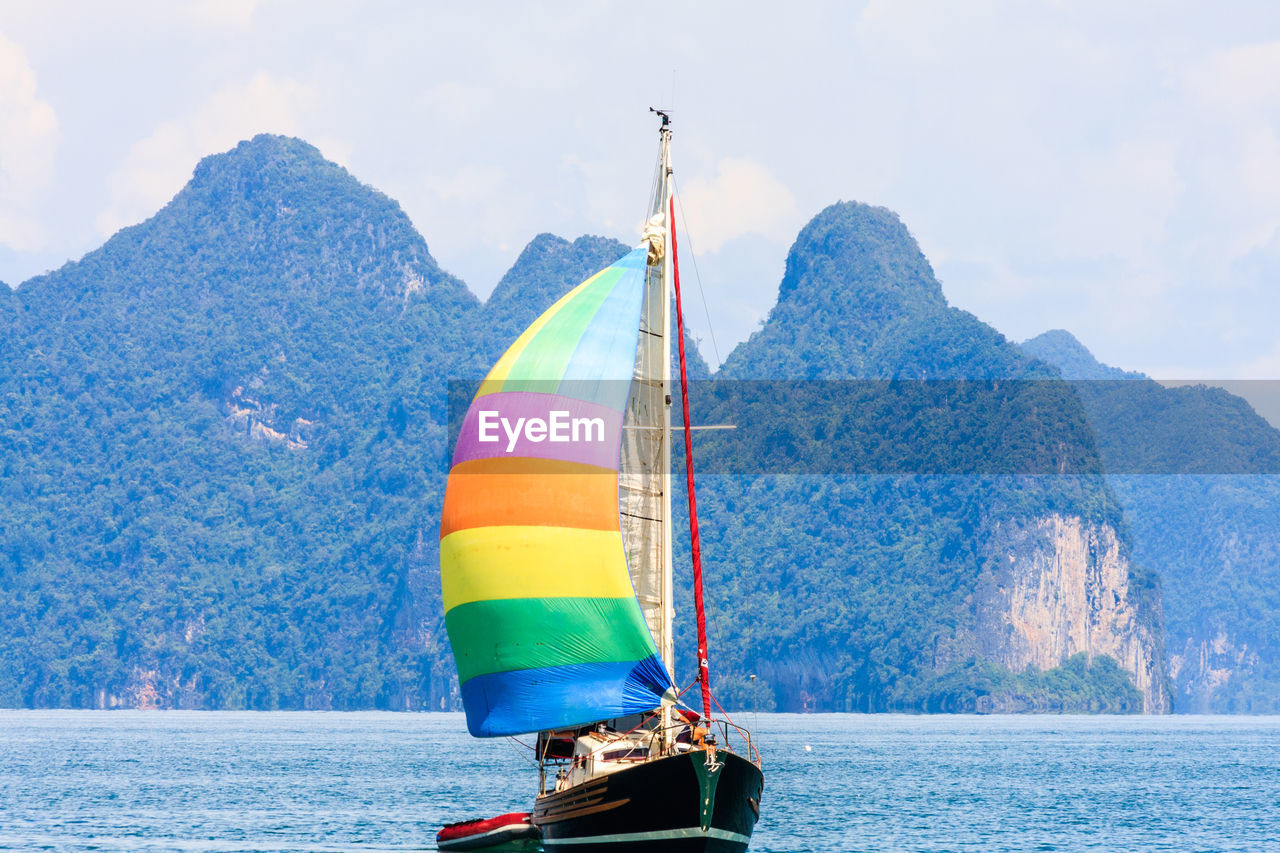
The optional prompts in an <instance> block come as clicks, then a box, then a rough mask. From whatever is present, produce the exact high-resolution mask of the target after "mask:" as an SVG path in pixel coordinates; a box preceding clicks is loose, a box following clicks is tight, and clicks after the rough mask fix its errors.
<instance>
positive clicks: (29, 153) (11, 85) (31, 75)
mask: <svg viewBox="0 0 1280 853" xmlns="http://www.w3.org/2000/svg"><path fill="white" fill-rule="evenodd" d="M0 129H2V130H0V244H3V245H6V246H9V247H11V248H13V249H17V250H19V251H24V250H30V249H36V248H39V247H40V246H41V244H42V243H43V242H44V240H45V232H44V228H43V227H42V226H41V224H40V223H39V221H38V220H36V218H35V217H34V215H33V214H32V213H31V211H30V210H29V209H28V204H29V202H31V201H32V200H33V198H34V197H35V195H36V194H37V193H38V192H39V191H40V190H42V189H44V188H45V187H46V186H47V185H48V184H49V182H50V181H51V179H52V178H53V170H54V157H55V156H56V152H57V147H58V142H59V139H60V133H59V130H58V116H57V114H56V113H55V112H54V110H53V107H51V106H50V105H49V104H47V103H46V102H44V101H42V100H40V98H39V97H38V95H37V86H36V75H35V71H33V70H32V68H31V64H30V63H29V62H28V61H27V54H26V52H25V51H24V50H23V49H22V47H21V46H19V45H17V44H15V43H14V42H12V41H10V40H9V39H7V38H5V37H4V36H3V35H0Z"/></svg>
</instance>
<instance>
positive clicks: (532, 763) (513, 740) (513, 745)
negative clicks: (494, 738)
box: [505, 736, 538, 767]
mask: <svg viewBox="0 0 1280 853" xmlns="http://www.w3.org/2000/svg"><path fill="white" fill-rule="evenodd" d="M505 740H506V741H507V743H509V744H511V748H512V749H514V750H515V751H516V753H517V754H518V755H519V756H520V758H521V759H522V760H524V761H525V762H527V763H528V764H529V766H531V767H537V766H538V762H537V761H533V760H531V759H530V758H529V756H528V755H526V754H525V753H524V752H523V751H522V750H521V747H523V748H524V749H530V750H534V752H536V751H537V750H536V749H534V748H533V747H531V746H529V745H528V744H527V743H521V742H520V741H519V740H517V739H516V738H513V737H510V736H508V737H507V738H505ZM516 744H520V746H516Z"/></svg>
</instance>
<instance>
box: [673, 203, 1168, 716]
mask: <svg viewBox="0 0 1280 853" xmlns="http://www.w3.org/2000/svg"><path fill="white" fill-rule="evenodd" d="M1057 377H1058V374H1057V371H1056V370H1054V369H1053V368H1052V367H1050V366H1049V365H1047V364H1045V363H1043V362H1041V361H1038V360H1036V359H1034V358H1031V357H1029V356H1028V355H1026V354H1025V353H1023V352H1022V351H1021V350H1019V348H1018V347H1016V346H1015V345H1014V344H1012V343H1010V342H1009V341H1007V340H1005V339H1004V337H1003V336H1002V335H1000V334H999V333H998V332H996V331H995V330H994V329H992V328H991V327H989V326H987V325H985V324H984V323H982V322H981V321H979V320H977V319H976V318H975V317H973V316H972V315H970V314H968V313H966V312H963V311H960V310H958V309H955V308H953V307H950V306H949V305H948V304H947V302H946V300H945V298H944V296H943V294H942V289H941V286H940V285H939V284H938V282H937V280H936V279H935V277H934V276H933V273H932V270H931V268H930V266H929V264H928V261H927V260H926V259H925V258H924V255H923V254H922V253H921V252H920V249H919V247H918V245H917V244H916V242H915V240H914V239H913V238H912V237H911V235H910V233H909V232H908V231H907V229H906V228H905V226H903V224H902V223H901V222H900V221H899V220H898V218H897V217H896V216H895V215H894V214H892V213H891V212H889V211H887V210H885V209H883V208H875V207H869V206H866V205H861V204H855V203H840V204H836V205H833V206H831V207H829V208H827V209H826V210H824V211H822V212H821V213H820V214H818V216H817V217H815V218H814V220H813V221H812V222H810V223H809V224H808V225H807V226H806V227H805V228H804V229H803V230H802V231H801V232H800V235H799V237H798V238H797V239H796V242H795V244H794V245H793V246H792V248H791V251H790V254H789V255H788V258H787V264H786V272H785V275H784V277H783V280H782V283H781V285H780V287H779V293H778V302H777V305H776V306H775V307H774V309H773V310H772V312H771V313H770V314H769V316H768V318H767V320H766V321H765V323H764V324H763V326H762V328H761V329H760V330H759V331H757V332H756V333H755V334H753V335H752V336H751V338H750V339H749V340H747V341H745V342H744V343H742V344H741V345H740V346H738V347H737V348H736V349H735V350H734V351H733V352H732V353H731V354H730V355H729V357H728V358H727V359H726V361H725V364H724V367H723V369H722V370H721V371H720V372H719V373H718V374H717V376H716V382H713V383H712V385H715V384H717V383H720V382H726V381H732V382H733V383H734V384H735V387H736V388H737V389H738V390H735V391H731V392H727V393H726V394H725V397H726V399H728V400H729V403H731V405H729V404H726V405H725V406H724V407H722V408H721V409H720V410H719V411H718V412H717V415H718V416H720V417H724V418H728V419H732V418H733V417H734V416H735V414H736V416H737V418H738V419H739V421H741V422H746V423H747V424H748V426H747V428H746V429H743V428H740V429H739V430H737V432H736V434H735V435H733V436H731V437H728V438H723V439H708V440H707V442H706V443H707V444H708V445H709V453H703V452H702V451H699V456H700V458H701V459H707V458H708V456H710V457H711V458H710V460H709V461H710V464H711V465H712V466H713V468H714V466H715V465H716V462H717V460H716V458H715V455H716V453H717V452H718V453H719V454H721V456H722V457H723V458H722V459H721V460H719V461H720V462H721V463H722V464H724V465H726V466H728V465H729V464H730V463H729V461H728V460H732V459H737V460H741V459H747V460H750V461H752V463H753V464H758V466H759V467H758V468H757V469H756V470H754V471H752V470H745V471H744V470H741V469H738V470H736V471H735V472H734V474H733V475H728V474H723V475H713V476H711V477H705V476H704V478H703V480H704V482H705V483H706V486H705V488H704V495H703V496H700V500H699V505H700V507H705V510H704V511H705V515H706V521H705V523H704V529H705V530H706V531H709V532H707V533H704V548H703V551H704V554H705V555H708V559H709V561H710V566H709V567H708V570H707V571H708V577H709V580H708V590H709V595H710V596H711V599H712V600H713V602H714V603H715V605H716V606H715V607H714V608H713V610H712V612H715V613H719V614H721V616H720V617H719V619H718V620H716V621H714V622H713V627H712V632H713V636H714V637H715V638H716V639H717V640H718V642H716V643H715V644H714V646H715V648H717V649H719V650H720V652H719V654H720V658H719V659H720V660H721V666H722V670H721V672H722V681H721V684H720V689H721V691H722V693H724V694H725V695H726V696H728V697H731V701H734V702H736V703H738V704H750V703H759V704H761V705H762V706H765V707H778V708H783V709H788V710H797V709H801V708H808V709H815V710H863V711H882V710H894V709H899V710H908V709H915V710H950V711H964V710H967V711H974V710H1020V709H1026V708H1042V709H1043V708H1056V709H1060V710H1090V709H1093V710H1096V709H1098V708H1109V709H1112V710H1133V709H1140V708H1143V707H1145V708H1146V709H1147V710H1148V711H1162V710H1166V709H1167V707H1168V698H1167V695H1166V692H1165V673H1164V663H1163V650H1162V636H1161V614H1160V596H1159V581H1158V578H1157V577H1156V576H1155V575H1154V574H1153V573H1152V572H1151V571H1149V570H1148V569H1145V568H1143V567H1141V566H1140V565H1139V564H1137V563H1136V562H1135V560H1134V559H1133V555H1132V548H1131V545H1130V542H1129V541H1128V538H1127V534H1126V532H1125V531H1124V529H1123V525H1122V524H1121V522H1120V513H1119V506H1118V503H1117V502H1116V500H1115V497H1114V495H1113V494H1112V493H1111V492H1110V491H1109V489H1108V488H1107V486H1106V484H1105V483H1104V482H1103V481H1102V480H1101V477H1100V473H1101V462H1100V460H1099V459H1098V455H1097V449H1096V446H1095V444H1094V441H1093V436H1092V434H1091V433H1090V431H1089V430H1088V428H1087V422H1086V419H1085V415H1084V412H1083V409H1082V408H1081V405H1080V402H1079V400H1078V399H1077V398H1076V396H1075V394H1074V393H1073V390H1072V389H1071V387H1070V386H1069V385H1067V384H1066V383H1063V382H1061V381H1060V380H1059V379H1058V378H1057ZM753 380H754V381H753ZM761 380H775V381H763V382H762V381H761ZM776 380H787V381H785V382H777V381H776ZM1007 380H1015V381H1007ZM797 388H798V389H799V390H797ZM761 389H763V390H761ZM779 400H781V401H784V402H783V404H782V405H775V403H774V401H779ZM734 407H736V411H735V408H734ZM1028 424H1030V425H1031V428H1030V429H1028V428H1027V425H1028ZM1011 435H1012V436H1015V437H1016V438H1017V440H1016V441H1014V442H1012V443H1011V442H1010V441H1009V437H1010V436H1011ZM753 436H758V437H760V438H762V439H764V440H763V441H760V442H759V443H758V444H754V445H753V444H751V443H750V442H751V441H752V440H753ZM716 441H720V442H722V444H721V445H720V446H717V445H716V444H715V442H716ZM814 459H819V460H821V461H822V463H823V464H825V465H827V466H829V467H828V468H826V469H825V470H823V469H822V468H821V467H818V468H815V467H814V466H813V464H812V462H813V460H814ZM868 459H869V460H871V462H872V463H873V467H871V468H869V469H862V468H859V467H857V464H858V463H859V461H861V460H868ZM848 460H854V465H852V466H848V465H847V461H848ZM1032 463H1038V464H1032ZM877 465H878V466H879V467H874V466H877ZM1059 466H1065V470H1068V471H1069V472H1071V476H1046V475H1053V474H1055V473H1056V472H1057V471H1059V470H1064V468H1063V467H1059ZM705 467H706V466H705V465H704V468H705ZM948 472H952V473H948ZM797 474H802V475H804V476H797ZM815 475H818V476H815ZM744 567H749V570H744ZM686 647H687V641H686ZM1081 655H1082V656H1083V657H1080V658H1078V657H1077V656H1081ZM747 673H755V674H756V675H757V679H756V680H755V681H749V680H748V679H746V678H745V676H746V674H747Z"/></svg>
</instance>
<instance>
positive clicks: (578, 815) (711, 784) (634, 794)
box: [533, 750, 764, 853]
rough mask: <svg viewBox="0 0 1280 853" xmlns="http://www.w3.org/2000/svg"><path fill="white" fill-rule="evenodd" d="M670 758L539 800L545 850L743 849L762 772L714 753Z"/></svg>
mask: <svg viewBox="0 0 1280 853" xmlns="http://www.w3.org/2000/svg"><path fill="white" fill-rule="evenodd" d="M707 757H708V754H707V753H705V752H702V751H700V750H699V751H694V752H688V753H684V754H682V755H672V756H669V757H667V758H660V759H658V760H656V761H648V762H645V763H643V764H637V765H635V766H634V767H629V768H627V769H626V770H620V771H618V772H616V773H611V774H609V775H607V776H601V777H597V778H595V779H592V780H590V781H588V782H584V783H583V784H581V785H577V786H575V787H573V788H570V789H568V790H565V791H560V792H558V793H554V794H548V795H545V796H542V797H539V798H538V802H537V804H536V805H535V807H534V811H533V823H534V824H535V825H537V826H538V827H540V828H541V829H542V846H543V849H544V850H546V851H548V853H570V851H573V853H593V851H625V853H651V851H652V853H702V852H703V851H706V853H742V851H744V850H746V849H747V844H748V843H750V841H751V832H752V830H754V829H755V825H756V820H758V819H759V817H760V795H761V792H762V791H763V789H764V775H763V774H762V773H761V772H760V768H758V767H756V766H755V765H754V764H752V763H751V762H749V761H747V760H745V759H743V758H741V757H739V756H737V755H734V754H732V753H729V752H717V753H716V758H715V762H718V764H719V767H716V766H715V763H713V764H712V766H710V767H708V765H707Z"/></svg>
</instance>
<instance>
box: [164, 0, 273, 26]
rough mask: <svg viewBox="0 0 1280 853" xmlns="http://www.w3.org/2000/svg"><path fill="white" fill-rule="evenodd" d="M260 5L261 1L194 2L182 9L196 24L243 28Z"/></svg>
mask: <svg viewBox="0 0 1280 853" xmlns="http://www.w3.org/2000/svg"><path fill="white" fill-rule="evenodd" d="M261 5H262V2H261V0H194V2H191V3H188V4H186V5H185V6H184V7H183V8H184V9H185V11H186V12H187V13H188V14H189V15H190V16H191V17H192V18H193V19H194V20H195V21H196V22H198V23H201V24H211V25H213V26H218V27H235V28H243V27H246V26H248V25H249V22H250V21H251V20H252V19H253V13H254V12H256V11H257V10H258V7H259V6H261Z"/></svg>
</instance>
